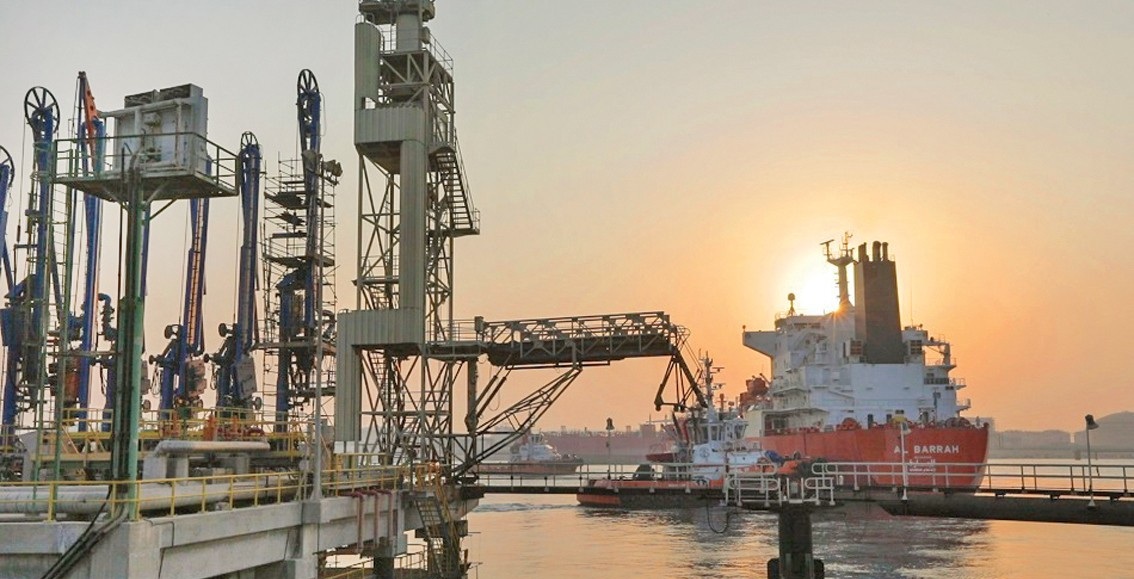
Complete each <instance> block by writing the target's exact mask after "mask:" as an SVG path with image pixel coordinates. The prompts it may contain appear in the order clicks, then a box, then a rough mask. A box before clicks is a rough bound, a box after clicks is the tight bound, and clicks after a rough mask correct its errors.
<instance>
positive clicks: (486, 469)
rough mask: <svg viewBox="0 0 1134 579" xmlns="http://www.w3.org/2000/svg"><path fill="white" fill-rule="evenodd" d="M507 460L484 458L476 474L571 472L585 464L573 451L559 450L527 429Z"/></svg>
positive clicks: (513, 446)
mask: <svg viewBox="0 0 1134 579" xmlns="http://www.w3.org/2000/svg"><path fill="white" fill-rule="evenodd" d="M509 450H510V455H509V459H508V462H485V463H481V464H480V465H478V466H477V467H476V473H477V474H482V475H483V474H507V475H560V474H571V473H573V472H575V471H576V470H578V468H579V467H580V466H582V465H583V459H581V458H579V457H577V456H575V455H573V454H568V455H564V454H560V453H559V451H557V450H555V448H554V447H552V446H551V445H550V444H548V443H547V441H546V440H545V439H544V438H543V435H542V434H538V433H531V432H529V433H527V434H525V435H524V436H523V438H521V439H520V442H517V443H516V444H513V445H512V448H510V449H509Z"/></svg>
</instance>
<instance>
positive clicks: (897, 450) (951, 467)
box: [759, 426, 988, 488]
mask: <svg viewBox="0 0 1134 579" xmlns="http://www.w3.org/2000/svg"><path fill="white" fill-rule="evenodd" d="M904 439H905V440H904V443H905V459H904V460H903V456H902V446H903V436H902V434H901V430H900V429H899V428H898V427H896V426H887V427H875V428H856V429H849V430H842V429H840V430H832V431H805V432H791V433H783V434H769V435H765V436H762V437H760V438H759V443H760V445H761V447H762V448H763V449H764V450H769V451H773V452H775V453H777V454H779V455H781V456H785V457H792V456H795V455H796V454H798V455H799V456H801V457H807V458H812V459H823V460H826V461H827V462H844V463H888V464H890V465H895V464H898V465H900V464H901V463H903V462H904V463H905V465H906V467H905V480H906V481H908V482H906V483H905V484H906V486H915V487H935V488H975V487H978V486H980V481H981V477H982V475H983V471H982V469H981V468H980V467H978V466H965V465H979V464H982V463H984V461H985V459H986V457H987V455H988V429H987V428H972V427H965V426H926V427H920V426H919V427H914V428H911V429H910V430H909V431H908V432H907V433H906V435H905V437H904ZM887 468H888V467H883V466H880V465H879V466H874V467H869V468H866V467H864V469H863V472H866V471H867V470H869V472H871V473H873V474H872V476H871V477H870V480H869V482H868V483H866V482H864V481H858V482H860V483H861V484H874V485H900V484H903V482H902V475H901V468H900V466H898V467H889V468H890V469H892V470H893V471H894V472H895V474H893V475H888V474H879V473H880V471H885V470H887ZM854 482H855V481H843V483H842V484H848V485H849V484H853V483H854Z"/></svg>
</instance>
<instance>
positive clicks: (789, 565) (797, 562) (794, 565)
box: [768, 502, 824, 579]
mask: <svg viewBox="0 0 1134 579" xmlns="http://www.w3.org/2000/svg"><path fill="white" fill-rule="evenodd" d="M779 515H780V525H779V531H780V556H779V558H778V559H772V560H771V561H768V579H823V577H824V572H823V562H822V561H820V560H819V559H816V558H815V557H814V555H813V554H812V543H811V506H810V505H808V504H806V503H793V502H787V503H783V504H782V505H781V506H780V512H779Z"/></svg>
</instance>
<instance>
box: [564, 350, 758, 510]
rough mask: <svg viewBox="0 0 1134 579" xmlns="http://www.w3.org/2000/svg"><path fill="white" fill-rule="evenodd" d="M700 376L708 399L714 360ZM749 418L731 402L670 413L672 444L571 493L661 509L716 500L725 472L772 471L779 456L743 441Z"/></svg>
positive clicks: (594, 501)
mask: <svg viewBox="0 0 1134 579" xmlns="http://www.w3.org/2000/svg"><path fill="white" fill-rule="evenodd" d="M702 365H703V367H702V370H701V376H702V380H703V381H704V386H705V392H706V395H707V397H708V399H709V400H712V399H713V389H714V386H715V385H714V384H713V361H712V360H711V359H709V358H708V357H705V358H704V359H703V360H702ZM747 427H748V422H747V421H746V420H745V419H744V418H743V417H742V416H741V415H740V413H739V411H738V409H737V407H736V406H726V405H725V403H724V396H723V395H722V396H721V398H720V406H719V407H715V406H713V405H709V407H708V408H705V409H695V410H692V411H690V412H688V413H686V414H683V415H674V425H673V427H672V428H671V432H672V433H673V434H674V445H673V448H672V449H671V450H670V451H668V452H658V453H651V454H649V455H647V457H646V458H647V460H649V461H650V462H648V463H643V464H642V465H640V466H639V467H638V469H637V471H635V472H634V474H633V475H631V476H630V477H621V478H602V479H592V480H590V481H587V486H585V487H583V488H582V489H580V491H579V492H578V493H577V494H576V495H575V498H576V500H578V501H579V504H581V505H585V506H592V507H626V508H634V507H645V508H666V507H682V506H692V505H696V504H701V501H704V500H710V499H712V500H719V498H720V493H721V490H722V488H723V487H724V480H725V477H726V476H727V475H728V474H729V473H737V472H759V473H765V472H766V473H771V472H775V471H776V469H777V468H778V463H779V457H777V456H775V455H774V454H771V453H767V452H764V451H763V450H762V449H761V448H760V447H759V446H758V445H757V444H754V443H751V442H748V441H746V440H745V431H746V429H747Z"/></svg>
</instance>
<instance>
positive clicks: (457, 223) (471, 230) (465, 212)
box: [430, 144, 480, 237]
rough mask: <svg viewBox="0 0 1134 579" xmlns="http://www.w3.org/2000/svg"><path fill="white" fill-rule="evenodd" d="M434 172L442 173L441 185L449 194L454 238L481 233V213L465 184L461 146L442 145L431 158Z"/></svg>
mask: <svg viewBox="0 0 1134 579" xmlns="http://www.w3.org/2000/svg"><path fill="white" fill-rule="evenodd" d="M430 161H431V163H432V165H433V170H435V171H437V172H438V173H440V176H441V184H442V185H443V186H444V187H445V191H446V192H447V193H448V200H449V213H450V215H451V226H452V230H451V231H450V234H451V235H452V236H453V237H462V236H465V235H477V234H479V233H480V212H479V211H477V210H476V208H475V207H473V205H472V197H470V196H469V194H468V191H467V184H466V183H465V172H464V166H463V165H464V164H463V163H462V161H461V155H460V149H459V146H457V145H455V144H454V146H452V147H450V146H448V145H442V146H440V147H438V148H437V149H435V150H434V151H433V154H432V155H431V156H430Z"/></svg>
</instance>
